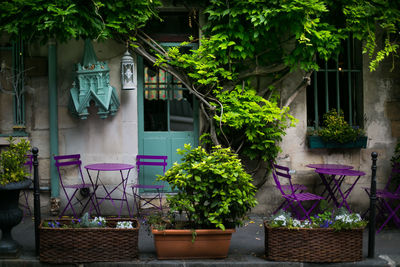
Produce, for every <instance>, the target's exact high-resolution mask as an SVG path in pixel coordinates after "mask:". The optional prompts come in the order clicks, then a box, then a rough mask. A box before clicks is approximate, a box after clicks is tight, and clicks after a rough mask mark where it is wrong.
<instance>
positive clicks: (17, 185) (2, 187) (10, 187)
mask: <svg viewBox="0 0 400 267" xmlns="http://www.w3.org/2000/svg"><path fill="white" fill-rule="evenodd" d="M31 184H32V180H31V179H29V178H25V179H24V180H22V181H19V182H13V183H8V184H5V185H0V190H18V189H25V188H28V187H29V186H30V185H31Z"/></svg>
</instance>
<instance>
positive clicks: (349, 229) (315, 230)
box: [264, 209, 367, 262]
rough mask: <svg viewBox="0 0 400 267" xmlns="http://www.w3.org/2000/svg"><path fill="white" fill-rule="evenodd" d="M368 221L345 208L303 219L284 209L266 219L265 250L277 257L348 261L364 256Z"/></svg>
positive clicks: (272, 257) (298, 259) (313, 260)
mask: <svg viewBox="0 0 400 267" xmlns="http://www.w3.org/2000/svg"><path fill="white" fill-rule="evenodd" d="M366 224H367V222H365V221H363V220H362V219H361V217H360V215H359V214H355V213H352V214H350V213H348V211H347V210H345V209H340V210H339V211H337V212H329V211H326V212H324V213H321V214H318V215H316V216H313V217H311V221H308V220H304V221H300V220H297V219H294V218H292V217H291V216H290V215H289V214H288V213H286V212H281V213H278V214H277V215H276V216H273V217H272V218H271V219H270V220H269V221H265V222H264V228H265V254H266V256H267V258H268V259H271V260H276V261H299V262H348V261H360V260H362V238H363V229H364V228H365V226H366Z"/></svg>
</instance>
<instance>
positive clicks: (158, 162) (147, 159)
mask: <svg viewBox="0 0 400 267" xmlns="http://www.w3.org/2000/svg"><path fill="white" fill-rule="evenodd" d="M167 159H168V156H154V155H137V156H136V170H137V173H138V181H139V173H140V166H159V167H163V174H164V173H165V169H166V167H167ZM131 188H132V192H133V198H134V202H135V203H134V206H133V209H135V207H136V210H137V214H138V217H139V216H140V207H141V202H143V206H144V205H146V204H147V205H150V206H151V207H154V208H156V209H158V210H160V211H162V195H161V193H162V191H163V189H164V185H145V184H140V183H139V182H138V183H137V184H134V185H132V186H131ZM142 190H152V191H155V194H153V195H149V194H146V196H144V195H143V194H142V192H141V191H142ZM158 203H159V204H158Z"/></svg>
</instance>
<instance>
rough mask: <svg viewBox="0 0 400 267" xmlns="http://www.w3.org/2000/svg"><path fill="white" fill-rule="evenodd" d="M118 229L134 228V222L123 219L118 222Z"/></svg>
mask: <svg viewBox="0 0 400 267" xmlns="http://www.w3.org/2000/svg"><path fill="white" fill-rule="evenodd" d="M116 228H118V229H132V228H133V225H132V222H130V221H121V222H118V223H117V227H116Z"/></svg>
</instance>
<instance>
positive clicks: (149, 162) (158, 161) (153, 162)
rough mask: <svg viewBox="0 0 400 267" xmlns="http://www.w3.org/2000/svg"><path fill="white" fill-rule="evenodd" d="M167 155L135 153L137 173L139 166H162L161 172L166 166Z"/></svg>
mask: <svg viewBox="0 0 400 267" xmlns="http://www.w3.org/2000/svg"><path fill="white" fill-rule="evenodd" d="M167 159H168V156H155V155H137V156H136V170H137V172H138V174H139V171H140V166H162V167H163V173H165V169H166V167H167Z"/></svg>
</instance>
